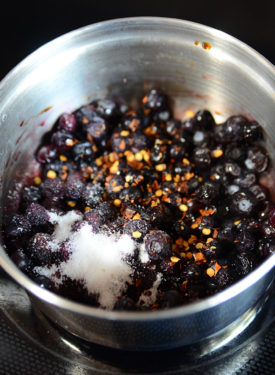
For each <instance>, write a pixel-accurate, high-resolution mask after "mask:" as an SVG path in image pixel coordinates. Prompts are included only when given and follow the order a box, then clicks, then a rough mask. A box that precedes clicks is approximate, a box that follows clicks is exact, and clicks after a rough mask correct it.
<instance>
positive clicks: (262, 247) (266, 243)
mask: <svg viewBox="0 0 275 375" xmlns="http://www.w3.org/2000/svg"><path fill="white" fill-rule="evenodd" d="M259 252H260V254H261V255H262V256H264V257H268V256H270V255H272V254H274V253H275V238H264V239H262V240H261V241H260V243H259Z"/></svg>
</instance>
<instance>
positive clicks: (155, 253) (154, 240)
mask: <svg viewBox="0 0 275 375" xmlns="http://www.w3.org/2000/svg"><path fill="white" fill-rule="evenodd" d="M144 243H145V249H146V250H147V252H148V254H149V258H150V260H151V261H152V262H157V261H160V260H161V259H163V258H165V257H167V256H168V255H169V254H170V252H171V247H172V243H171V237H170V236H169V235H168V234H167V233H166V232H164V231H161V230H156V231H152V232H149V233H148V234H147V235H146V236H145V238H144Z"/></svg>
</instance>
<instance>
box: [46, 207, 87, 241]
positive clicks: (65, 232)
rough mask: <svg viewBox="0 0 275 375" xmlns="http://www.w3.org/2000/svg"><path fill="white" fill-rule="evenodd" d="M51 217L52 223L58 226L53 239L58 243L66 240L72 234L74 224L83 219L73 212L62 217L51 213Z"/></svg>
mask: <svg viewBox="0 0 275 375" xmlns="http://www.w3.org/2000/svg"><path fill="white" fill-rule="evenodd" d="M49 215H50V222H51V223H52V224H56V226H55V230H54V233H53V238H54V241H55V242H57V243H59V242H62V241H64V240H66V239H67V238H68V237H69V235H70V233H71V230H72V226H73V224H74V223H75V222H77V221H79V220H81V219H82V215H81V214H80V213H78V212H76V211H73V210H72V211H69V212H67V213H66V215H62V216H61V215H58V214H56V213H53V212H49Z"/></svg>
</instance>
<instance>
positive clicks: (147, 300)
mask: <svg viewBox="0 0 275 375" xmlns="http://www.w3.org/2000/svg"><path fill="white" fill-rule="evenodd" d="M161 280H162V274H161V273H160V272H159V273H157V278H156V280H155V281H154V284H153V286H152V288H150V289H148V290H145V291H144V292H143V293H142V294H141V296H140V297H139V300H138V304H139V305H141V306H150V305H152V304H153V303H155V302H156V299H157V294H158V287H159V285H160V283H161Z"/></svg>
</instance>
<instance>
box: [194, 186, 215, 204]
mask: <svg viewBox="0 0 275 375" xmlns="http://www.w3.org/2000/svg"><path fill="white" fill-rule="evenodd" d="M219 191H220V185H219V184H218V183H217V182H215V181H213V182H212V181H207V182H204V183H203V184H202V185H201V186H200V187H199V188H198V189H197V190H196V195H197V197H198V199H199V200H200V202H202V203H204V204H209V203H210V202H212V201H213V200H215V199H216V198H217V197H218V195H219Z"/></svg>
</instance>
